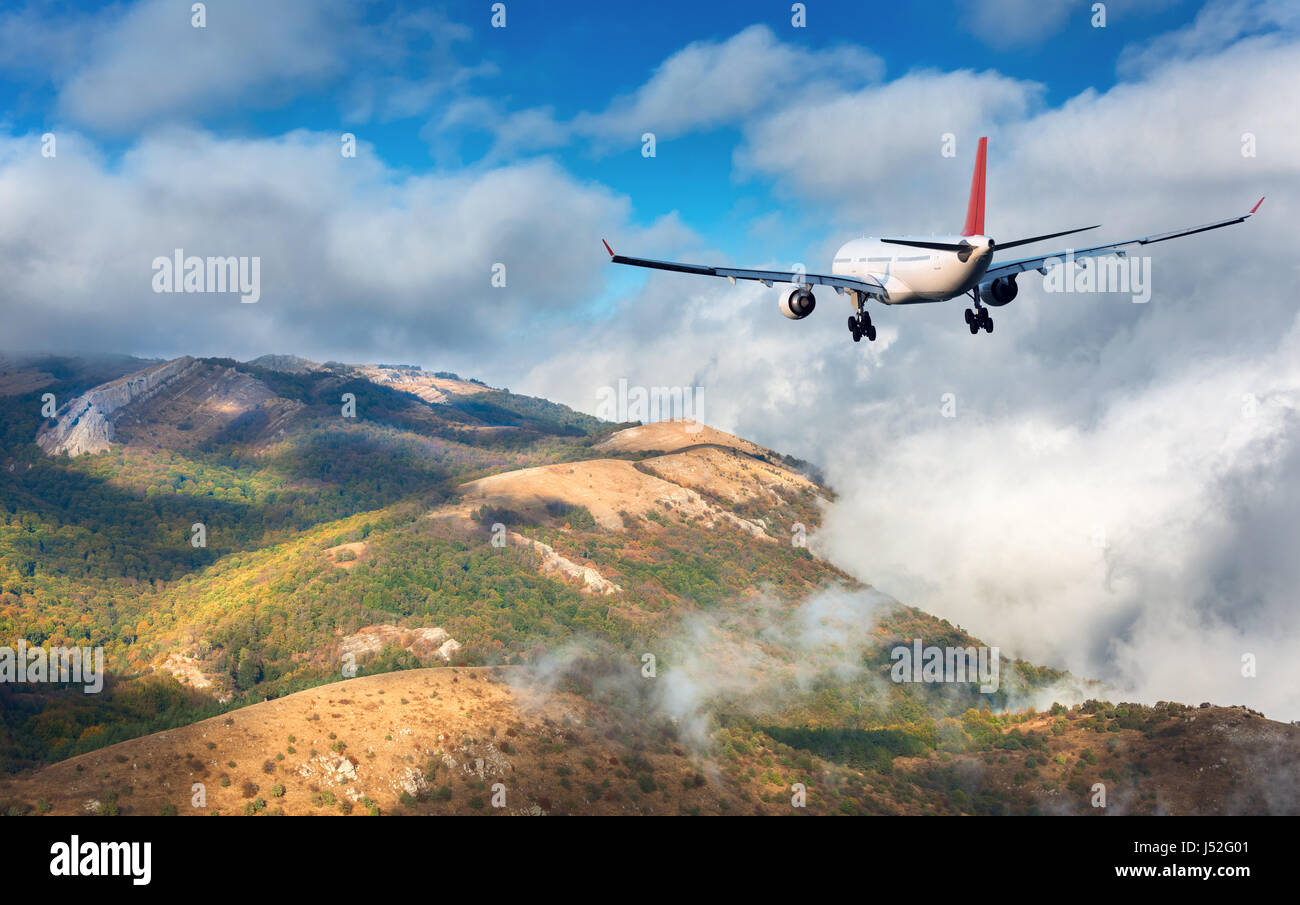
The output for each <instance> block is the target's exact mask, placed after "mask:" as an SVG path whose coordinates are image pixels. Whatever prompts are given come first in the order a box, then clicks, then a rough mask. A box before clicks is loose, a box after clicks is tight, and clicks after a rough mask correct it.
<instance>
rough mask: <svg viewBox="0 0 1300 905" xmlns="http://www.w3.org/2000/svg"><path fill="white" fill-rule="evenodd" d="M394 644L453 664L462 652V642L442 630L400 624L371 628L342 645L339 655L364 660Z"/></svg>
mask: <svg viewBox="0 0 1300 905" xmlns="http://www.w3.org/2000/svg"><path fill="white" fill-rule="evenodd" d="M388 644H393V645H396V646H397V647H400V648H402V649H403V650H408V651H410V652H411V653H413V654H415V655H416V656H418V657H424V658H426V659H428V658H432V657H438V658H439V659H442V660H446V661H450V660H451V658H452V655H453V654H455V653H456V651H458V650H460V642H459V641H457V640H455V639H454V638H452V637H451V635H449V634H447V631H446V629H442V628H436V627H435V628H401V627H400V626H396V625H368V626H366V627H365V628H362V629H359V630H358V631H357V632H356V633H354V634H351V635H348V636H346V637H344V638H343V639H342V641H340V642H339V656H340V657H347V656H349V655H351V656H353V657H355V658H356V659H358V660H360V659H362V658H364V657H368V656H371V655H373V654H377V653H379V652H380V651H381V650H383V649H384V647H385V645H388Z"/></svg>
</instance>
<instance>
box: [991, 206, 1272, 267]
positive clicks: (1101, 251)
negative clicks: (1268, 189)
mask: <svg viewBox="0 0 1300 905" xmlns="http://www.w3.org/2000/svg"><path fill="white" fill-rule="evenodd" d="M1263 203H1264V199H1263V198H1260V199H1259V201H1257V202H1255V206H1254V207H1252V208H1251V209H1250V213H1248V214H1242V215H1241V216H1239V217H1229V218H1228V219H1227V220H1218V221H1216V222H1214V223H1206V224H1205V225H1204V226H1192V227H1188V228H1187V229H1176V230H1174V231H1173V232H1167V233H1156V234H1155V235H1154V236H1143V237H1141V238H1139V239H1125V240H1124V241H1123V242H1112V243H1110V244H1109V245H1094V246H1092V247H1091V248H1075V249H1070V250H1069V253H1070V254H1071V255H1073V257H1074V258H1075V260H1078V259H1079V258H1095V257H1100V256H1103V255H1118V256H1119V257H1121V258H1122V257H1125V256H1126V255H1127V254H1128V252H1126V251H1124V250H1123V248H1124V247H1125V246H1127V245H1150V244H1152V243H1153V242H1164V241H1165V240H1166V239H1177V238H1179V237H1180V236H1190V235H1194V234H1195V233H1203V232H1206V231H1207V230H1211V229H1219V228H1221V227H1224V226H1232V225H1233V224H1234V223H1242V222H1243V221H1245V220H1248V219H1250V217H1251V216H1252V215H1253V214H1254V213H1255V211H1257V210H1259V206H1260V205H1261V204H1263ZM996 250H997V247H996V246H994V251H995V253H996ZM1065 254H1066V252H1064V251H1057V252H1053V253H1052V254H1048V255H1039V256H1038V257H1036V258H1021V259H1020V260H1019V261H1008V262H1007V263H1006V264H997V265H995V266H993V267H990V268H989V269H988V270H986V271H985V272H984V277H983V278H984V279H986V280H995V279H997V278H998V277H1006V276H1012V275H1013V274H1017V273H1024V272H1025V271H1027V270H1037V271H1038V272H1039V273H1044V274H1045V273H1047V267H1046V264H1047V261H1048V260H1049V259H1051V258H1058V259H1059V258H1063V257H1065Z"/></svg>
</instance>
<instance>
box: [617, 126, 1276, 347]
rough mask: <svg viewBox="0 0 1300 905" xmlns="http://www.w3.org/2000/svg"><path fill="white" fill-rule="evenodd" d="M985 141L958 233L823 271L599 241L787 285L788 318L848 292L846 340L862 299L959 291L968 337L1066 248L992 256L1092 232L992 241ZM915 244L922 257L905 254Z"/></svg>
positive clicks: (842, 254)
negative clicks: (738, 264) (819, 294)
mask: <svg viewBox="0 0 1300 905" xmlns="http://www.w3.org/2000/svg"><path fill="white" fill-rule="evenodd" d="M987 148H988V139H987V138H981V139H980V141H979V150H978V151H977V152H976V154H975V172H974V173H973V174H972V176H971V185H970V202H969V203H968V205H967V207H966V225H965V227H964V228H963V229H962V231H961V235H959V236H929V237H911V236H908V237H903V238H898V239H871V238H862V239H854V240H853V241H852V242H849V243H847V244H846V245H844V246H842V247H841V248H840V250H839V251H837V252H836V253H835V261H834V263H833V264H832V265H831V272H830V274H819V273H798V272H785V271H779V270H745V269H742V268H735V267H709V266H705V265H702V264H681V263H678V262H676V261H651V260H648V259H646V258H629V257H626V256H624V255H616V254H614V249H612V248H610V247H609V243H608V242H605V240H604V239H602V240H601V242H603V243H604V245H605V250H606V251H608V252H609V254H610V259H611V260H612V261H613V263H615V264H631V265H634V266H636V267H652V268H654V269H656V270H675V271H678V272H680V273H694V274H700V275H702V276H710V277H726V278H727V279H728V280H730V281H731V284H732V285H733V286H734V285H735V283H736V280H758V281H759V282H760V283H762V284H763V285H765V286H771V285H772V284H773V283H791V284H793V285H792V286H791V287H790V288H789V289H783V290H781V295H780V299H779V305H780V309H781V313H782V314H784V315H785V316H786V317H788V318H791V319H793V320H800V319H802V318H805V317H807V316H808V315H810V314H812V312H813V308H814V307H815V306H816V304H817V300H816V298H814V296H813V293H812V289H811V287H812V286H813V285H814V284H817V285H822V286H830V287H832V288H833V289H834V290H835V291H836V292H837V293H839V294H840V295H845V294H847V295H848V297H849V300H850V301H851V302H852V303H853V306H854V308H855V309H856V310H857V313H856V314H854V315H852V316H850V317H849V332H850V333H851V334H853V341H854V342H858V341H859V340H860V339H862V337H864V336H865V337H866V338H867V339H869V340H875V338H876V328H875V326H874V325H873V324H872V323H871V315H870V314H869V313H868V312H867V300H868V299H873V298H874V299H876V300H877V301H879V302H882V303H884V304H886V305H914V304H918V303H921V302H946V301H948V300H949V299H954V298H957V297H958V296H969V297H970V298H971V301H972V302H973V303H974V307H973V308H967V309H966V324H967V326H969V327H970V332H971V333H972V334H975V333H978V332H979V331H980V329H981V328H983V329H984V330H985V331H987V332H989V333H992V332H993V318H991V317H990V316H989V313H988V310H987V309H986V308H985V307H984V306H985V305H992V306H994V307H1000V306H1002V305H1005V304H1007V302H1010V301H1011V300H1012V299H1014V298H1015V297H1016V293H1017V292H1018V291H1019V289H1018V287H1017V286H1016V277H1017V276H1019V275H1020V274H1021V273H1024V272H1025V271H1027V270H1037V271H1038V272H1039V273H1041V274H1044V275H1045V274H1046V273H1047V262H1048V261H1049V260H1050V259H1052V258H1057V259H1061V258H1063V257H1064V256H1065V254H1066V252H1065V251H1060V252H1052V253H1050V254H1045V255H1038V256H1036V257H1032V258H1021V259H1019V260H1016V261H1008V262H1007V263H1005V264H1002V263H999V264H996V265H995V264H994V263H993V253H994V250H995V249H996V250H997V251H1006V250H1007V249H1009V248H1016V247H1018V246H1021V245H1029V244H1030V243H1033V242H1041V241H1043V240H1044V239H1054V238H1056V237H1057V236H1068V235H1070V234H1071V233H1078V232H1083V231H1084V230H1089V229H1096V228H1097V227H1096V226H1083V227H1079V228H1077V229H1067V230H1064V231H1062V232H1058V233H1048V234H1047V235H1044V236H1034V237H1033V238H1030V239H1016V240H1015V241H1014V242H1001V243H994V241H993V239H991V238H990V237H989V236H986V235H985V234H984V169H985V166H984V164H985V156H986V152H987ZM1263 203H1264V199H1263V198H1260V199H1259V201H1258V202H1257V203H1256V204H1255V206H1254V207H1252V208H1251V209H1250V213H1248V214H1242V215H1241V216H1238V217H1232V218H1230V219H1227V220H1219V221H1217V222H1215V223H1207V224H1205V225H1203V226H1193V227H1190V228H1188V229H1179V230H1174V231H1173V232H1167V233H1157V234H1155V235H1151V236H1143V237H1141V238H1138V239H1125V240H1124V241H1122V242H1112V243H1110V244H1108V245H1094V246H1092V247H1090V248H1076V249H1069V250H1068V251H1069V252H1070V253H1072V254H1073V257H1074V258H1075V259H1076V260H1077V259H1079V258H1086V257H1098V256H1102V255H1116V256H1118V257H1125V256H1126V255H1127V254H1128V253H1127V252H1126V251H1124V247H1125V246H1127V245H1150V244H1152V243H1153V242H1163V241H1165V240H1166V239H1177V238H1178V237H1179V236H1190V235H1192V234H1193V233H1201V232H1205V231H1206V230H1210V229H1218V228H1220V227H1222V226H1231V225H1232V224H1234V223H1241V222H1242V221H1244V220H1246V219H1247V218H1248V217H1250V216H1251V215H1252V214H1254V213H1255V211H1257V210H1259V206H1260V205H1261V204H1263ZM911 249H916V250H917V251H918V252H925V253H924V254H921V253H916V254H906V253H904V252H905V251H907V250H911Z"/></svg>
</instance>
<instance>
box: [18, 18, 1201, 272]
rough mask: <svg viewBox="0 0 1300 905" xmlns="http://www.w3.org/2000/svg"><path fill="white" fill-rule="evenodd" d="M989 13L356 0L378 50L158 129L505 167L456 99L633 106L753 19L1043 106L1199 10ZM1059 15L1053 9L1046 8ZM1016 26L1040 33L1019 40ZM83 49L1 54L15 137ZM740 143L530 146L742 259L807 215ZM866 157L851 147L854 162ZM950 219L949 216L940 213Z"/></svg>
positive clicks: (700, 135)
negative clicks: (674, 217) (1020, 89)
mask: <svg viewBox="0 0 1300 905" xmlns="http://www.w3.org/2000/svg"><path fill="white" fill-rule="evenodd" d="M985 6H986V7H987V9H988V11H987V13H984V14H978V10H979V9H980V5H978V4H977V5H976V6H975V7H972V5H971V4H970V3H945V2H934V3H901V4H893V3H890V4H885V3H881V4H863V3H852V2H833V0H821V2H814V3H812V4H810V5H809V7H810V8H808V9H807V17H806V21H807V27H804V28H795V27H793V25H792V13H791V5H790V4H787V3H780V2H778V3H764V4H759V3H752V2H751V3H738V2H718V3H683V2H665V3H655V4H633V3H628V4H613V5H610V6H609V7H608V8H606V9H604V10H602V12H601V14H600V15H599V16H596V17H592V16H591V15H590V11H591V7H590V6H589V4H585V3H574V2H567V3H565V2H561V3H545V4H543V3H537V2H513V3H509V4H507V19H506V27H505V28H493V27H491V26H490V17H491V11H490V9H489V4H487V3H484V2H475V3H459V4H455V3H454V4H447V5H440V6H434V7H433V10H435V11H434V12H429V11H428V10H427V9H424V8H423V7H422V5H416V4H383V3H370V4H356V5H355V6H354V7H351V8H345V9H339V10H337V11H334V12H332V13H331V15H330V16H329V17H328V18H329V19H330V20H332V21H334V22H337V23H340V27H342V26H343V25H346V26H347V27H349V28H355V29H357V30H358V31H361V30H372V31H374V32H375V35H374V36H373V38H374V39H375V40H378V41H383V42H385V46H384V47H382V48H379V49H378V52H372V53H364V52H359V51H355V50H354V49H350V48H345V49H344V50H343V51H342V52H341V53H340V56H339V58H338V59H337V60H336V61H335V65H332V66H330V67H328V71H325V72H319V73H312V75H311V77H310V78H306V79H303V80H301V81H300V82H297V83H295V84H292V85H288V86H286V85H284V84H275V85H273V86H272V90H269V91H266V92H265V93H262V92H257V91H254V92H249V93H246V94H243V95H240V96H239V98H238V102H237V103H213V104H208V103H199V104H195V105H194V106H193V107H191V108H190V109H188V110H184V111H173V112H171V113H170V118H172V119H174V120H175V121H179V122H185V123H191V124H194V125H197V126H201V127H202V128H204V129H207V130H210V131H212V132H213V133H215V134H220V135H227V136H275V135H281V134H284V133H286V132H289V131H292V130H295V129H308V130H313V131H322V132H325V131H337V130H345V129H346V130H352V131H355V132H356V133H357V134H358V135H359V136H360V137H361V139H362V140H363V141H365V142H367V143H369V144H370V145H372V146H373V153H374V154H376V155H377V156H378V157H379V158H381V159H382V160H383V161H385V162H386V163H387V164H388V165H390V166H391V167H392V168H394V170H395V171H397V172H426V171H436V172H448V171H455V170H458V169H461V168H466V167H469V168H472V167H475V166H483V165H485V164H491V163H499V162H500V160H501V159H502V158H499V157H496V158H491V159H487V160H485V155H487V154H488V152H489V150H490V148H491V146H492V144H493V134H492V128H491V125H490V124H485V123H483V122H482V121H481V120H480V119H478V118H476V117H471V118H470V120H469V121H468V122H460V123H457V124H456V125H454V126H443V125H440V124H439V120H440V118H441V117H443V116H444V115H445V114H446V113H447V111H448V110H449V109H451V108H453V107H454V106H455V105H456V104H457V103H462V102H464V101H465V100H466V99H470V98H475V99H483V98H487V99H490V102H491V104H492V105H493V106H494V108H495V109H496V110H497V111H498V112H500V113H501V114H509V113H512V112H519V111H525V110H533V109H547V110H549V111H551V112H552V113H553V115H554V117H555V118H556V119H557V120H559V121H569V120H572V119H573V118H574V117H576V116H579V115H580V114H583V113H584V112H587V113H598V112H600V111H602V110H604V109H606V108H608V107H609V106H610V104H611V102H612V101H614V99H616V98H618V97H620V96H628V95H632V94H633V93H634V92H636V91H637V89H638V88H640V87H641V86H642V85H643V84H645V83H646V82H647V80H649V79H650V78H651V76H652V74H653V72H654V70H655V69H656V67H658V66H660V65H661V64H662V63H663V62H664V61H665V60H667V59H669V58H670V57H672V56H673V54H675V53H677V52H678V51H680V50H681V49H682V48H683V47H684V46H686V45H688V44H690V43H692V42H714V43H720V42H724V41H726V40H727V39H729V38H731V37H732V36H733V35H735V34H736V33H737V32H739V31H741V30H743V29H744V28H746V27H747V26H752V25H766V26H768V27H769V28H770V29H771V30H772V32H773V33H775V34H776V35H778V36H779V38H780V40H782V41H783V42H786V43H788V44H790V45H793V46H797V47H802V48H806V49H808V50H809V51H810V52H811V53H813V54H817V53H821V52H824V51H827V50H829V49H830V48H834V47H837V46H838V47H842V46H845V45H851V46H857V47H861V48H865V49H867V50H868V51H869V52H870V53H871V54H872V55H874V56H875V57H877V58H878V60H879V64H880V68H879V70H878V72H876V73H874V74H873V75H872V77H871V78H869V79H863V80H862V81H863V82H864V83H866V82H870V81H880V80H887V79H894V78H898V77H899V76H901V75H903V74H905V73H907V72H909V71H913V70H925V69H933V70H938V71H952V70H958V69H971V70H976V71H984V70H990V69H995V70H997V71H998V72H999V73H1001V74H1002V75H1004V76H1007V77H1011V78H1015V79H1020V80H1027V81H1034V82H1038V83H1040V84H1041V85H1042V86H1043V93H1042V96H1041V100H1042V102H1043V103H1044V104H1045V105H1048V106H1052V105H1057V104H1060V103H1062V102H1064V101H1066V100H1067V99H1068V98H1070V97H1072V96H1074V95H1077V94H1079V93H1081V92H1084V91H1088V90H1096V91H1105V90H1107V89H1108V88H1110V87H1111V86H1112V85H1114V84H1115V82H1116V80H1117V78H1118V76H1117V63H1118V61H1119V59H1120V55H1121V53H1122V52H1123V51H1124V49H1125V48H1127V47H1131V46H1133V45H1135V44H1140V43H1141V42H1143V41H1145V40H1147V39H1149V38H1151V37H1153V36H1156V35H1159V34H1162V33H1165V32H1169V31H1171V30H1174V29H1177V28H1178V27H1180V26H1185V25H1187V24H1189V23H1190V22H1191V21H1192V19H1193V18H1194V16H1195V14H1196V12H1197V10H1198V7H1197V5H1196V4H1194V3H1190V2H1177V0H1164V2H1151V3H1135V2H1122V3H1121V2H1114V3H1111V4H1109V6H1108V10H1107V15H1108V20H1107V26H1106V27H1104V28H1094V27H1091V20H1092V17H1093V12H1092V10H1091V8H1090V4H1087V3H1077V2H1076V3H1064V4H1061V3H1052V2H1050V0H1049V2H1046V3H1040V4H1027V3H1020V4H1017V3H1014V2H1011V3H1003V4H999V3H989V4H986V5H985ZM1056 7H1059V8H1060V11H1059V12H1055V11H1053V8H1056ZM186 8H187V4H182V3H173V4H171V15H172V16H173V17H174V18H175V19H176V23H175V25H176V29H178V30H179V29H180V28H181V27H182V25H183V24H184V20H185V19H186V18H188V14H187V12H186ZM972 9H975V10H976V12H972ZM130 11H131V5H130V4H121V5H115V6H113V7H109V8H107V9H105V8H104V7H103V5H102V4H98V3H90V2H85V3H48V4H47V3H39V2H38V3H32V4H29V5H27V6H26V7H23V8H21V9H19V10H18V12H17V13H16V14H13V13H11V14H10V15H11V17H12V16H15V15H17V16H21V18H22V19H23V20H27V21H41V22H43V23H45V24H46V25H48V26H49V27H50V28H51V29H55V30H57V29H60V28H62V29H63V30H65V31H66V32H67V34H66V35H65V38H66V40H67V41H68V42H70V43H74V44H75V43H76V42H77V41H78V37H79V36H78V35H76V34H75V33H76V32H77V31H78V26H79V25H80V26H85V27H86V30H87V31H90V30H92V29H91V25H92V23H93V24H94V25H96V26H98V27H99V28H100V29H101V32H102V30H104V29H106V28H107V27H108V26H111V25H112V24H113V23H116V22H121V21H122V20H123V19H124V18H126V17H127V15H128V14H129V13H130ZM225 14H226V12H225V10H224V9H223V5H222V4H221V3H212V4H210V9H209V11H208V15H209V17H210V18H209V27H210V28H212V29H219V28H221V27H223V25H224V22H223V21H222V17H223V16H224V15H225ZM1027 17H1028V18H1030V19H1033V20H1035V21H1041V22H1042V23H1043V25H1042V26H1041V27H1034V28H1026V26H1025V25H1024V20H1025V19H1026V18H1027ZM938 23H949V24H948V25H946V26H945V25H943V24H938ZM254 26H255V23H254ZM10 34H11V35H12V34H14V32H12V31H11V32H10ZM189 37H192V36H187V35H185V34H184V32H183V31H178V32H177V33H174V34H172V35H169V39H171V40H186V39H188V38H189ZM80 41H81V45H79V46H75V47H73V48H70V49H69V50H68V51H67V53H68V54H69V56H67V57H64V58H61V59H59V60H58V61H57V63H55V62H51V65H50V66H48V67H44V66H41V65H40V64H41V63H42V62H44V61H42V60H41V59H40V57H39V55H32V54H30V53H27V52H25V51H24V48H22V47H11V48H10V52H9V53H8V54H7V55H6V56H7V57H8V62H9V64H10V65H9V66H8V67H7V68H6V70H5V71H4V73H3V76H4V77H3V79H0V97H2V101H0V108H2V109H5V110H7V111H10V113H9V116H8V124H9V126H10V128H11V129H13V130H15V131H20V132H21V131H42V132H43V131H45V130H46V129H50V128H55V127H56V126H64V125H71V126H74V127H77V128H86V124H85V123H78V122H76V121H75V119H74V121H73V122H71V123H70V122H69V121H68V117H67V116H66V115H65V114H66V110H61V109H60V105H59V102H58V92H59V88H60V87H61V86H62V85H64V84H66V80H67V79H68V78H69V76H70V74H71V73H70V71H69V70H70V69H74V68H75V67H76V61H77V59H78V57H77V56H76V55H77V54H78V53H83V52H85V51H84V50H83V46H84V47H87V48H93V46H94V45H93V38H91V37H90V36H88V35H87V36H80ZM148 50H149V48H143V49H142V51H141V52H146V53H147V52H148ZM371 50H376V49H375V48H371ZM349 57H351V59H349ZM453 77H454V78H455V79H458V80H457V81H456V83H455V85H454V86H447V87H445V88H442V89H440V90H438V91H437V92H436V93H434V94H433V95H432V96H431V97H430V98H429V99H428V102H427V103H423V104H419V105H417V106H415V107H414V108H412V109H409V110H397V111H393V110H390V111H382V110H376V109H358V106H357V103H356V97H355V94H354V91H355V88H356V85H357V83H358V82H359V81H364V80H366V79H375V80H377V81H380V82H381V83H382V82H383V81H385V80H402V81H404V82H406V83H408V84H412V85H414V84H419V83H421V82H426V81H435V82H436V81H439V80H444V79H446V80H450V79H452V78H453ZM459 79H463V81H459ZM381 91H382V89H381ZM691 102H692V98H690V97H682V98H681V103H682V105H683V106H688V105H690V103H691ZM154 122H155V124H156V122H157V121H154ZM643 128H644V129H645V130H648V131H655V130H656V128H657V124H656V123H654V122H647V123H646V124H645V125H644V127H643ZM88 131H90V132H91V133H92V134H94V135H95V137H96V138H97V139H98V140H99V143H100V147H101V149H102V150H103V151H104V152H105V153H107V154H109V155H110V156H112V155H114V154H120V153H121V152H122V151H123V150H125V149H126V148H128V147H130V145H131V141H132V137H133V133H131V132H122V131H120V130H118V129H117V128H101V129H98V130H97V129H94V128H93V127H92V128H90V129H89V130H88ZM738 132H739V124H738V123H735V122H725V121H724V122H718V123H716V124H708V125H706V127H704V128H700V129H694V130H690V131H688V132H685V133H684V134H675V135H669V136H664V137H663V138H662V140H661V143H660V145H659V155H660V158H661V159H662V158H665V157H671V161H672V162H671V163H670V164H668V165H665V166H647V165H646V162H645V159H644V158H643V157H642V155H641V144H640V135H639V133H638V132H637V130H635V129H631V130H628V131H627V133H626V134H625V135H623V136H620V138H619V139H617V140H611V141H608V142H604V143H602V144H601V146H599V147H593V144H592V143H591V142H590V141H585V140H582V139H581V138H577V139H573V140H568V141H564V142H561V143H558V144H556V145H554V146H547V147H545V148H544V149H542V150H544V151H545V153H547V154H550V155H553V156H554V157H555V158H556V159H558V160H559V161H560V162H561V163H562V164H563V165H564V167H565V168H566V169H567V170H568V171H569V172H571V173H572V174H573V175H574V176H575V177H577V178H578V179H582V180H594V181H599V182H600V183H603V184H604V185H607V186H610V187H611V188H614V189H615V190H617V191H619V192H621V193H623V194H626V195H627V196H628V197H629V198H631V199H632V203H633V205H634V215H635V218H636V219H637V220H638V221H639V222H641V223H643V224H647V223H649V222H651V221H653V219H654V218H656V217H659V216H661V215H663V214H666V213H669V212H671V211H677V212H679V214H680V216H681V217H682V219H683V221H684V222H686V223H688V224H689V225H690V227H691V228H692V229H694V230H696V231H698V232H700V233H701V234H703V235H706V236H708V237H709V238H711V239H712V240H713V242H714V244H715V246H716V247H717V248H718V249H720V250H723V251H725V252H727V253H729V254H745V253H746V252H749V253H755V252H756V251H757V249H753V248H747V247H746V243H745V241H744V233H743V227H742V226H741V224H740V223H739V222H738V221H743V220H744V219H745V218H746V217H747V216H749V215H750V214H751V213H752V212H753V211H754V210H757V209H760V208H767V207H769V206H771V205H776V206H778V207H779V208H780V209H781V210H782V211H783V212H784V213H785V214H786V215H787V217H788V218H789V220H790V221H792V222H798V223H803V217H804V216H805V214H806V212H805V211H804V210H802V209H801V206H800V205H799V203H798V200H797V199H791V198H790V197H789V196H788V195H787V194H784V193H782V192H781V191H780V190H779V188H778V187H774V186H773V184H772V180H771V179H769V178H764V177H763V176H762V175H761V174H758V175H755V174H736V173H734V172H733V167H732V154H733V151H734V149H735V147H736V145H737V143H738V138H739V136H738ZM870 150H871V149H870V148H863V153H870ZM959 205H960V199H959V198H958V199H955V200H954V206H955V207H956V206H959ZM959 213H960V211H956V210H955V211H954V214H953V216H954V217H955V216H957V214H959ZM811 238H812V236H811V234H810V233H809V232H808V231H806V230H804V231H802V232H801V233H800V235H798V236H797V237H796V242H797V243H798V244H800V245H802V244H803V243H806V242H807V241H809V240H810V239H811ZM777 252H778V250H776V249H773V250H772V253H777Z"/></svg>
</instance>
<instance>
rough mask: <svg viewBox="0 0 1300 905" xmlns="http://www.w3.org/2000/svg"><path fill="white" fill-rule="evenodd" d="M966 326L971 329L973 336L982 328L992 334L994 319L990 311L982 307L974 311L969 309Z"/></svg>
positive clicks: (967, 310)
mask: <svg viewBox="0 0 1300 905" xmlns="http://www.w3.org/2000/svg"><path fill="white" fill-rule="evenodd" d="M966 326H968V327H970V333H971V336H974V335H975V334H976V333H978V332H980V328H983V329H984V331H985V332H986V333H992V332H993V318H991V317H989V309H987V308H985V307H984V306H982V305H981V306H980V307H978V308H976V309H974V310H971V309H970V308H967V309H966Z"/></svg>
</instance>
